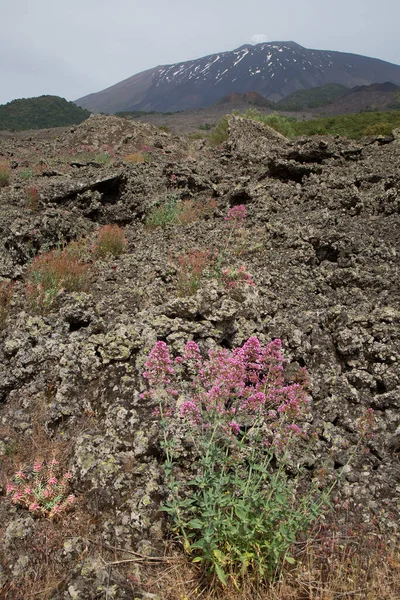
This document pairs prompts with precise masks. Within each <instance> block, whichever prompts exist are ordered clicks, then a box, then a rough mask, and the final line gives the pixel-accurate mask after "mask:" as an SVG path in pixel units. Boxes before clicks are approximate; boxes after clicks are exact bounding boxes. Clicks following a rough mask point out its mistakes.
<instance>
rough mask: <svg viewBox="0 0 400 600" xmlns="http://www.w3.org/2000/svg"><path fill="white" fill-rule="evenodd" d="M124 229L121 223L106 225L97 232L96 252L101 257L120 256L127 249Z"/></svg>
mask: <svg viewBox="0 0 400 600" xmlns="http://www.w3.org/2000/svg"><path fill="white" fill-rule="evenodd" d="M126 244H127V242H126V238H125V234H124V230H123V229H122V228H121V227H119V225H104V226H103V227H101V228H100V229H99V231H98V232H97V237H96V242H95V244H94V253H95V254H96V255H97V256H99V257H100V258H104V257H106V256H107V255H110V254H111V255H112V256H115V257H116V256H120V255H121V254H123V253H124V252H125V250H126Z"/></svg>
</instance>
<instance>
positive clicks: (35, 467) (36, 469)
mask: <svg viewBox="0 0 400 600" xmlns="http://www.w3.org/2000/svg"><path fill="white" fill-rule="evenodd" d="M33 470H34V472H35V473H40V471H41V470H42V463H40V462H39V461H37V460H35V462H34V463H33Z"/></svg>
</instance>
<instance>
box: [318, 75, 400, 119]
mask: <svg viewBox="0 0 400 600" xmlns="http://www.w3.org/2000/svg"><path fill="white" fill-rule="evenodd" d="M391 109H392V110H399V109H400V88H399V87H398V86H396V85H394V84H393V83H389V82H385V83H374V84H372V85H361V86H357V87H355V88H353V89H352V90H349V91H348V92H347V93H346V94H344V95H343V96H341V97H340V98H337V99H336V100H335V101H333V102H332V103H331V104H329V105H327V106H324V107H322V108H320V109H319V110H317V111H315V112H316V113H319V112H323V113H324V114H326V115H345V114H351V113H358V112H360V111H377V110H391Z"/></svg>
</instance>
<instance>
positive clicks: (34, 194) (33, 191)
mask: <svg viewBox="0 0 400 600" xmlns="http://www.w3.org/2000/svg"><path fill="white" fill-rule="evenodd" d="M24 193H25V198H26V203H27V206H28V208H29V209H30V210H33V211H36V210H38V208H39V202H40V190H39V188H38V186H36V185H30V186H27V187H26V188H25V190H24Z"/></svg>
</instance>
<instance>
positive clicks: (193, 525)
mask: <svg viewBox="0 0 400 600" xmlns="http://www.w3.org/2000/svg"><path fill="white" fill-rule="evenodd" d="M187 526H188V527H190V529H203V527H204V523H203V522H202V521H200V520H199V519H192V520H191V521H189V523H188V524H187Z"/></svg>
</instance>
